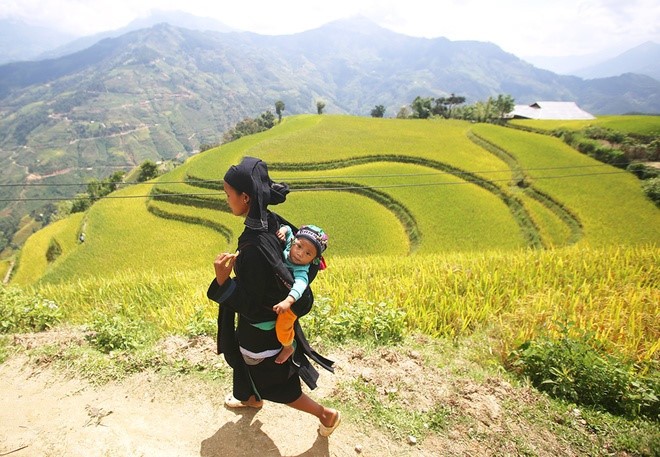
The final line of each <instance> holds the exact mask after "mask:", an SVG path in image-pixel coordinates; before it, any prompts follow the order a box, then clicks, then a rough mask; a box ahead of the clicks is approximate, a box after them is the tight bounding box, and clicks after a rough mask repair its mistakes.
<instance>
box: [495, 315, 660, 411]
mask: <svg viewBox="0 0 660 457" xmlns="http://www.w3.org/2000/svg"><path fill="white" fill-rule="evenodd" d="M570 327H571V326H570V325H564V326H563V327H562V334H561V335H560V337H559V338H557V339H555V338H549V337H547V336H540V337H539V338H536V339H534V340H531V341H527V342H525V343H523V344H522V345H521V346H520V347H519V348H518V349H517V350H515V351H513V352H512V354H511V356H510V359H509V362H508V363H509V365H510V367H511V368H512V369H514V370H516V371H517V372H518V373H520V374H521V375H524V376H526V377H528V378H529V379H530V380H531V382H532V384H533V385H534V386H535V387H537V388H538V389H539V390H541V391H543V392H547V393H549V394H550V395H552V396H553V397H556V398H561V399H563V400H567V401H570V402H574V403H577V404H580V405H586V406H591V407H594V408H596V409H601V410H604V411H608V412H610V413H612V414H618V415H623V416H628V417H638V416H642V417H645V418H648V419H651V420H656V421H658V420H660V399H659V398H658V396H657V394H658V392H660V372H659V371H658V370H657V368H656V367H654V366H653V364H654V362H652V361H649V362H647V363H646V364H644V365H641V366H638V365H635V364H633V363H632V362H627V361H625V360H624V359H623V358H622V357H621V356H616V355H613V354H609V353H607V352H605V351H603V350H602V349H599V348H598V347H602V342H599V341H596V340H594V338H593V336H592V335H590V334H589V333H587V332H584V331H583V332H579V333H578V335H571V333H572V332H571V331H570Z"/></svg>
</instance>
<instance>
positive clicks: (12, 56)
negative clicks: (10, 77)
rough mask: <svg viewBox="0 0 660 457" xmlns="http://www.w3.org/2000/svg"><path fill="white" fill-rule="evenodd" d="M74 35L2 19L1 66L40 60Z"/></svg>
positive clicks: (0, 29)
mask: <svg viewBox="0 0 660 457" xmlns="http://www.w3.org/2000/svg"><path fill="white" fill-rule="evenodd" d="M73 38H74V36H73V35H70V34H66V33H62V32H58V31H56V30H54V29H49V28H46V27H37V26H33V25H29V24H26V23H25V22H24V21H21V20H17V19H0V64H3V63H7V62H16V61H20V60H32V59H35V58H38V56H39V55H40V54H42V53H43V52H45V51H47V50H49V49H53V47H56V46H60V45H63V44H64V43H67V42H69V41H71V40H72V39H73Z"/></svg>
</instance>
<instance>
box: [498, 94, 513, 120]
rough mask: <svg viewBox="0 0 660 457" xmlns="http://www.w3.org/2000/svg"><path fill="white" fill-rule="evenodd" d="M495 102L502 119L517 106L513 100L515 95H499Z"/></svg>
mask: <svg viewBox="0 0 660 457" xmlns="http://www.w3.org/2000/svg"><path fill="white" fill-rule="evenodd" d="M494 104H495V109H496V110H497V113H498V117H499V118H500V119H502V118H504V116H506V115H507V114H509V113H510V112H511V111H513V108H514V107H515V101H514V100H513V97H512V96H511V95H508V94H507V95H502V94H500V95H498V96H497V98H496V99H495V102H494Z"/></svg>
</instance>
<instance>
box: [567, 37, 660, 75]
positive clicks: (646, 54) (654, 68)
mask: <svg viewBox="0 0 660 457" xmlns="http://www.w3.org/2000/svg"><path fill="white" fill-rule="evenodd" d="M624 73H639V74H642V75H646V76H650V77H651V78H655V79H657V80H658V81H660V44H657V43H653V42H652V41H647V42H646V43H644V44H641V45H639V46H637V47H635V48H633V49H630V50H628V51H626V52H624V53H622V54H619V55H618V56H616V57H613V58H611V59H608V60H605V61H603V62H600V63H597V64H595V65H591V66H587V67H583V68H581V69H579V70H576V71H574V72H573V74H574V75H577V76H581V77H583V78H606V77H610V76H619V75H621V74H624Z"/></svg>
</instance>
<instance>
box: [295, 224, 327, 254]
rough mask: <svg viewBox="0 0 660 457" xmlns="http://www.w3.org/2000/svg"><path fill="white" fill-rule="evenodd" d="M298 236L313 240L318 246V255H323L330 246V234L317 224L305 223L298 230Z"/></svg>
mask: <svg viewBox="0 0 660 457" xmlns="http://www.w3.org/2000/svg"><path fill="white" fill-rule="evenodd" d="M296 238H305V239H307V240H309V241H311V242H312V243H313V244H314V246H315V247H316V257H321V255H322V254H323V252H324V251H325V250H326V248H327V247H328V235H326V234H325V232H324V231H323V229H321V228H320V227H317V226H316V225H303V226H302V227H300V230H298V232H296Z"/></svg>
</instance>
